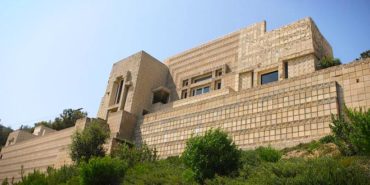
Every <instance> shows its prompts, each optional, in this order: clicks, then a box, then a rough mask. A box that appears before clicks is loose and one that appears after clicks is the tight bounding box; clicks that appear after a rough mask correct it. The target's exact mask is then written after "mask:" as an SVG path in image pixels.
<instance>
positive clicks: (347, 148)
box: [330, 107, 370, 155]
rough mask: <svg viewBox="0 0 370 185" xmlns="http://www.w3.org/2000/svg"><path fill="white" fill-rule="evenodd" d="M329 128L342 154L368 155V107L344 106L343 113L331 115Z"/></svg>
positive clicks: (369, 127) (369, 134) (369, 129)
mask: <svg viewBox="0 0 370 185" xmlns="http://www.w3.org/2000/svg"><path fill="white" fill-rule="evenodd" d="M330 128H331V130H332V132H333V134H334V138H335V144H336V145H337V146H338V148H339V150H340V151H341V152H342V154H344V155H354V154H364V155H370V109H368V110H367V111H362V109H360V110H359V111H357V110H352V109H349V108H347V107H345V108H344V111H343V114H341V115H339V116H337V117H335V116H334V115H333V116H332V125H330Z"/></svg>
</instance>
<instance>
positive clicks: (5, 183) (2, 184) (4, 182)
mask: <svg viewBox="0 0 370 185" xmlns="http://www.w3.org/2000/svg"><path fill="white" fill-rule="evenodd" d="M1 185H9V181H8V178H5V179H4V180H3V182H1Z"/></svg>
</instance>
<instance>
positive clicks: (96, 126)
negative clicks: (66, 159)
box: [70, 119, 109, 163]
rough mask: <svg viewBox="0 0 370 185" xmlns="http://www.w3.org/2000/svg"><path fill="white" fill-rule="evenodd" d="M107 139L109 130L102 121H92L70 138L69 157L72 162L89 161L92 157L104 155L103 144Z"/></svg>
mask: <svg viewBox="0 0 370 185" xmlns="http://www.w3.org/2000/svg"><path fill="white" fill-rule="evenodd" d="M108 137H109V128H108V127H107V124H106V123H105V122H103V121H102V120H98V119H94V120H93V121H92V122H91V123H90V124H88V125H87V127H86V128H85V129H84V130H83V131H82V132H76V133H74V134H73V136H72V144H71V153H70V156H71V158H72V160H73V161H75V162H77V163H80V162H81V161H85V162H87V161H89V159H90V158H91V157H93V156H96V157H102V156H104V155H105V150H104V147H103V144H104V143H105V141H106V140H107V139H108Z"/></svg>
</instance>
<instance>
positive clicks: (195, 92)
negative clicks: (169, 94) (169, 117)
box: [181, 80, 222, 99]
mask: <svg viewBox="0 0 370 185" xmlns="http://www.w3.org/2000/svg"><path fill="white" fill-rule="evenodd" d="M221 86H222V85H221V80H217V81H216V82H215V86H214V90H219V89H221ZM210 90H211V86H210V84H207V85H206V86H203V87H197V88H194V89H191V96H197V95H201V94H205V93H209V92H210ZM187 97H188V90H187V89H185V90H183V91H182V93H181V99H184V98H187Z"/></svg>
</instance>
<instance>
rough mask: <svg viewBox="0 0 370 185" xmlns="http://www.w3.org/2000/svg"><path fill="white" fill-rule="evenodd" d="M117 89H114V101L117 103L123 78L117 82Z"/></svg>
mask: <svg viewBox="0 0 370 185" xmlns="http://www.w3.org/2000/svg"><path fill="white" fill-rule="evenodd" d="M117 85H118V86H117V89H116V96H115V100H114V103H116V104H118V103H119V101H120V100H121V93H122V86H123V80H121V81H120V82H118V83H117Z"/></svg>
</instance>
